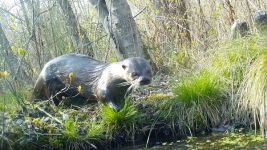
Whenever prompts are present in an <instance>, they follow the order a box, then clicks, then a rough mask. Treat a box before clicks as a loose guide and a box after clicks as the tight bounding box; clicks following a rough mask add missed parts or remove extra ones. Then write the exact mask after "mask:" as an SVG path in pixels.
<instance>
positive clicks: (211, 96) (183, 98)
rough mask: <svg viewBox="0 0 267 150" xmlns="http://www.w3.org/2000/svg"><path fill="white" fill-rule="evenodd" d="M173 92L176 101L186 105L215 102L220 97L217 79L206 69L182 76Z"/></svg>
mask: <svg viewBox="0 0 267 150" xmlns="http://www.w3.org/2000/svg"><path fill="white" fill-rule="evenodd" d="M173 92H174V94H175V95H176V98H177V100H178V101H180V102H182V103H184V104H188V105H192V104H198V103H200V102H204V101H206V102H207V103H214V102H215V103H216V102H217V101H218V100H219V99H220V98H221V95H220V85H219V84H218V79H217V78H216V77H214V76H213V75H212V74H211V73H209V72H208V71H206V70H204V71H201V72H199V73H198V74H196V75H193V76H191V77H184V78H182V79H181V81H180V82H179V83H178V84H177V85H176V87H175V88H174V90H173Z"/></svg>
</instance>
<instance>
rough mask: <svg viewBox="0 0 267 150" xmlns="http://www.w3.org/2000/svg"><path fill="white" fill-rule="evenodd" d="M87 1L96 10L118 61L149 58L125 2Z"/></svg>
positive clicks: (109, 0) (122, 0) (108, 0)
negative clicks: (131, 58)
mask: <svg viewBox="0 0 267 150" xmlns="http://www.w3.org/2000/svg"><path fill="white" fill-rule="evenodd" d="M89 1H90V3H91V4H92V5H93V6H94V7H95V8H96V10H97V13H98V15H99V18H100V22H101V23H102V24H103V26H104V29H105V30H106V32H107V33H108V35H109V38H110V39H111V44H112V46H113V48H114V49H115V50H116V51H115V53H116V56H117V58H118V59H119V60H122V59H124V58H128V57H135V56H139V57H146V58H148V57H149V56H147V55H145V53H144V49H143V43H142V40H141V36H140V33H139V32H138V30H137V26H136V24H135V21H134V19H133V16H132V14H131V10H130V7H129V5H128V3H127V1H126V0H117V1H113V0H89Z"/></svg>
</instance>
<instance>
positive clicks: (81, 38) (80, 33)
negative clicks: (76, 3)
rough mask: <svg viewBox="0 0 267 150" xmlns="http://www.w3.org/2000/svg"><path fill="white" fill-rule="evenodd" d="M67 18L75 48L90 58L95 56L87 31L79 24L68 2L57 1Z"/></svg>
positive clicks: (64, 0) (66, 0) (63, 0)
mask: <svg viewBox="0 0 267 150" xmlns="http://www.w3.org/2000/svg"><path fill="white" fill-rule="evenodd" d="M57 2H58V3H59V5H60V7H61V9H62V11H63V13H64V15H65V17H66V22H67V25H68V26H69V28H70V32H71V38H72V42H73V45H74V48H75V50H76V51H77V52H82V53H87V54H88V55H89V56H92V57H93V56H94V55H93V50H92V48H91V45H90V41H89V39H88V37H87V33H86V31H85V29H83V28H82V26H81V25H80V24H79V23H78V20H77V18H76V16H75V14H74V12H73V10H72V8H71V5H70V3H69V1H68V0H57Z"/></svg>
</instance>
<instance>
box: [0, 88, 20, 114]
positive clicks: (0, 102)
mask: <svg viewBox="0 0 267 150" xmlns="http://www.w3.org/2000/svg"><path fill="white" fill-rule="evenodd" d="M0 97H1V98H0V112H9V113H12V112H15V111H16V110H18V108H20V106H19V105H18V103H17V102H16V97H15V96H14V95H12V94H11V93H8V92H3V93H0Z"/></svg>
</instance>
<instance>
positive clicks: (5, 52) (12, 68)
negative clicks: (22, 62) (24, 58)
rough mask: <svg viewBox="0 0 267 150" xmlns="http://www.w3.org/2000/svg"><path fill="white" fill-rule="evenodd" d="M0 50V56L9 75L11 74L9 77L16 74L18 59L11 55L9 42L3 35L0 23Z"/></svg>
mask: <svg viewBox="0 0 267 150" xmlns="http://www.w3.org/2000/svg"><path fill="white" fill-rule="evenodd" d="M0 49H1V51H0V52H1V55H2V57H4V59H5V64H7V66H8V71H9V73H11V75H14V73H16V67H17V64H18V59H17V57H16V56H15V55H14V54H13V53H12V49H11V47H10V44H9V41H8V39H7V37H6V35H5V32H4V30H3V28H2V25H1V23H0Z"/></svg>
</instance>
